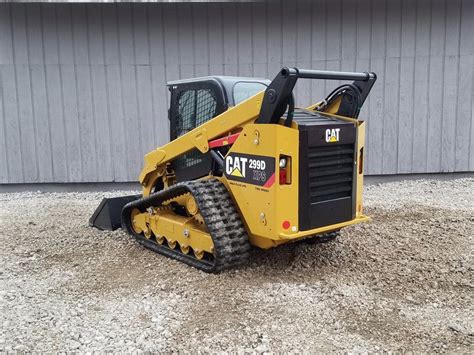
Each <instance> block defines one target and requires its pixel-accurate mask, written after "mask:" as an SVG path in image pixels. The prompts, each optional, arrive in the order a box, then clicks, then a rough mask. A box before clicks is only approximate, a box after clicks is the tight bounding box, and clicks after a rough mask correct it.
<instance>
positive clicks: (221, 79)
mask: <svg viewBox="0 0 474 355" xmlns="http://www.w3.org/2000/svg"><path fill="white" fill-rule="evenodd" d="M202 82H214V83H216V84H217V85H218V86H220V87H222V89H223V91H224V95H225V96H226V99H225V100H226V101H227V104H230V105H235V102H234V98H233V95H232V91H233V88H234V85H235V84H237V83H242V82H244V83H245V82H247V83H249V82H250V83H260V84H263V85H265V86H268V85H270V83H271V80H268V79H265V78H252V77H245V76H224V75H213V76H203V77H200V78H191V79H181V80H173V81H169V82H168V83H167V86H168V88H169V89H170V90H171V88H172V87H173V86H179V85H186V84H196V83H202Z"/></svg>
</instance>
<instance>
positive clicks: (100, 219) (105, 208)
mask: <svg viewBox="0 0 474 355" xmlns="http://www.w3.org/2000/svg"><path fill="white" fill-rule="evenodd" d="M141 196H142V195H128V196H120V197H112V198H104V199H102V202H101V203H100V205H99V207H97V208H96V210H95V212H94V214H93V215H92V217H91V218H90V219H89V225H90V226H91V227H95V228H98V229H100V230H109V231H113V230H116V229H118V228H120V227H121V219H120V216H121V214H122V208H123V206H125V205H126V204H127V203H129V202H132V201H135V200H137V199H139V198H140V197H141Z"/></svg>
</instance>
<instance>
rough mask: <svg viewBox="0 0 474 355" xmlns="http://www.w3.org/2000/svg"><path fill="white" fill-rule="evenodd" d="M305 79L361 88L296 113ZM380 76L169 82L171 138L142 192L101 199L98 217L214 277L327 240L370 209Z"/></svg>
mask: <svg viewBox="0 0 474 355" xmlns="http://www.w3.org/2000/svg"><path fill="white" fill-rule="evenodd" d="M298 79H322V80H343V81H352V82H351V83H348V84H344V85H341V86H339V87H338V88H336V89H335V90H334V91H332V92H331V93H330V94H329V95H328V96H327V97H326V98H325V99H324V100H323V101H321V102H318V103H316V104H314V105H312V106H309V107H306V108H295V103H294V97H293V89H294V87H295V84H296V82H297V80H298ZM375 80H376V75H375V74H374V73H368V72H364V73H352V72H331V71H319V70H304V69H297V68H283V69H282V70H281V71H280V72H279V73H278V74H277V75H276V77H275V78H274V79H273V80H272V81H270V80H266V79H256V78H242V77H225V76H210V77H204V78H196V79H189V80H178V81H173V82H170V83H168V88H169V90H170V93H171V100H170V102H171V104H170V109H169V119H170V128H171V130H170V131H171V132H170V139H171V141H170V143H168V144H165V145H164V146H162V147H159V148H157V149H155V150H153V151H151V152H150V153H148V154H146V155H145V163H144V167H143V170H142V171H141V173H140V176H139V181H140V184H141V185H142V188H143V191H142V194H141V195H138V196H124V197H117V198H111V199H110V198H109V199H104V200H103V201H102V202H101V204H100V206H99V207H98V208H97V210H96V211H95V213H94V214H93V216H92V217H91V219H90V224H91V225H92V226H95V227H97V228H99V229H103V230H113V229H116V228H119V227H120V226H122V228H124V229H125V230H127V232H128V233H130V234H131V235H132V236H133V237H134V238H135V239H136V240H137V241H138V242H139V243H141V244H143V245H144V246H145V247H146V248H149V249H151V250H153V251H155V252H158V253H160V254H163V255H166V256H168V257H171V258H174V259H177V260H179V261H182V262H184V263H186V264H188V265H191V266H194V267H197V268H199V269H201V270H204V271H206V272H218V271H220V270H223V269H226V268H230V267H234V266H236V265H239V264H241V263H243V262H244V261H245V260H246V259H248V257H249V250H250V246H251V245H254V246H257V247H259V248H263V249H267V248H271V247H275V246H278V245H280V244H284V243H288V242H292V241H296V240H301V239H305V238H318V239H328V238H332V237H334V236H335V235H336V234H337V232H338V231H339V230H340V229H341V228H343V227H346V226H349V225H352V224H355V223H360V222H364V221H367V220H368V217H366V216H364V215H363V213H362V179H363V162H364V139H365V124H364V122H363V121H361V120H359V119H358V115H359V111H360V109H361V107H362V104H363V103H364V101H365V99H366V98H367V96H368V94H369V92H370V90H371V88H372V86H373V85H374V83H375Z"/></svg>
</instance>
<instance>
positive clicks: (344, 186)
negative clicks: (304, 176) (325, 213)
mask: <svg viewBox="0 0 474 355" xmlns="http://www.w3.org/2000/svg"><path fill="white" fill-rule="evenodd" d="M353 169H354V145H353V144H341V145H330V146H327V145H326V146H316V147H310V148H309V151H308V175H309V188H310V201H311V203H315V202H322V201H328V200H334V199H337V198H342V197H350V196H351V195H352V180H353Z"/></svg>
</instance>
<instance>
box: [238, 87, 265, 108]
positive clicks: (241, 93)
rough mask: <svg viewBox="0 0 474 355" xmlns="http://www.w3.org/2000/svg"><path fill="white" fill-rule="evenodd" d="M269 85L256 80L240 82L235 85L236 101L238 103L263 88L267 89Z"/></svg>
mask: <svg viewBox="0 0 474 355" xmlns="http://www.w3.org/2000/svg"><path fill="white" fill-rule="evenodd" d="M266 88H267V86H266V85H265V84H262V83H255V82H240V83H236V84H235V85H234V92H233V96H234V103H235V104H236V105H238V104H239V103H241V102H242V101H244V100H247V99H248V98H249V97H252V96H254V95H255V94H257V93H259V92H260V91H262V90H265V89H266Z"/></svg>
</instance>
